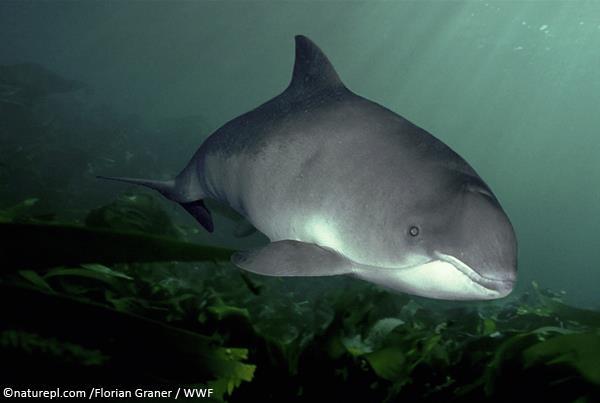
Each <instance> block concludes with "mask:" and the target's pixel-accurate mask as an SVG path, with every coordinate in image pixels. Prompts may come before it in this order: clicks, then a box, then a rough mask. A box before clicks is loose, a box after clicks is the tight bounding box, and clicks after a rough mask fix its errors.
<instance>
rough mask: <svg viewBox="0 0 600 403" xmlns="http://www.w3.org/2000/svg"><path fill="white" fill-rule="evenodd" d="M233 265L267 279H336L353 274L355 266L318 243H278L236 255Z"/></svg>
mask: <svg viewBox="0 0 600 403" xmlns="http://www.w3.org/2000/svg"><path fill="white" fill-rule="evenodd" d="M231 262H232V263H233V264H234V265H236V266H238V267H239V268H241V269H244V270H247V271H251V272H253V273H257V274H262V275H265V276H287V277H289V276H306V277H308V276H315V277H316V276H333V275H337V274H347V273H350V272H352V263H351V262H350V261H349V260H348V259H346V258H344V257H343V256H341V255H339V254H338V253H336V252H334V251H332V250H329V249H324V248H321V247H320V246H317V245H315V244H310V243H304V242H299V241H290V240H286V241H277V242H272V243H270V244H268V245H267V246H265V247H263V248H260V249H255V250H250V251H241V252H237V253H235V254H234V255H233V256H232V257H231Z"/></svg>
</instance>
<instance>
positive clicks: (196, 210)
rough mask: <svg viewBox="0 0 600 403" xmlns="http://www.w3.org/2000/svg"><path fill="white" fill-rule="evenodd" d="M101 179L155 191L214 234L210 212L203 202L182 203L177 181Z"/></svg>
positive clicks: (102, 177)
mask: <svg viewBox="0 0 600 403" xmlns="http://www.w3.org/2000/svg"><path fill="white" fill-rule="evenodd" d="M98 178H100V179H107V180H111V181H117V182H125V183H131V184H134V185H141V186H145V187H147V188H150V189H154V190H156V191H157V192H159V193H160V194H162V195H163V196H164V197H166V198H167V199H169V200H173V201H176V202H177V203H179V205H180V206H182V207H183V208H184V209H185V210H186V211H187V212H188V213H190V214H191V215H192V217H194V218H195V219H196V221H198V222H199V223H200V225H202V226H203V227H204V228H205V229H206V230H207V231H208V232H213V230H214V224H213V221H212V217H211V215H210V211H209V210H208V209H207V208H206V206H205V205H204V203H203V202H202V200H196V201H192V202H188V201H182V200H181V198H178V197H177V189H176V183H175V180H168V181H156V180H151V179H138V178H122V177H115V176H98Z"/></svg>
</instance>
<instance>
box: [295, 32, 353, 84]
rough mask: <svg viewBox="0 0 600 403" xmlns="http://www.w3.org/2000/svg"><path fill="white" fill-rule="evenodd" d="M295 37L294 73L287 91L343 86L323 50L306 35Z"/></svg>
mask: <svg viewBox="0 0 600 403" xmlns="http://www.w3.org/2000/svg"><path fill="white" fill-rule="evenodd" d="M295 39H296V61H295V63H294V73H293V75H292V82H291V83H290V85H289V87H288V88H287V90H286V91H290V92H293V93H295V94H309V93H313V92H315V91H318V90H321V89H325V88H331V89H334V88H340V87H341V88H343V87H344V84H343V83H342V81H341V80H340V77H339V76H338V74H337V72H336V71H335V69H334V68H333V66H332V65H331V62H330V61H329V59H327V56H325V54H324V53H323V51H322V50H321V49H319V47H318V46H317V45H315V44H314V42H313V41H311V40H310V39H308V38H307V37H306V36H303V35H297V36H296V37H295Z"/></svg>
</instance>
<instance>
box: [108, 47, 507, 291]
mask: <svg viewBox="0 0 600 403" xmlns="http://www.w3.org/2000/svg"><path fill="white" fill-rule="evenodd" d="M109 179H116V180H121V181H125V182H132V183H137V184H141V185H145V186H149V187H151V188H154V189H156V190H158V191H159V192H161V193H162V194H163V195H165V196H166V197H168V198H169V199H171V200H174V201H177V202H179V203H180V204H181V205H182V206H183V207H184V208H185V209H186V210H187V211H188V212H190V214H192V215H193V216H194V217H195V218H196V219H197V220H198V221H199V222H200V223H201V224H202V225H203V226H204V227H205V228H206V229H207V230H209V231H212V230H213V225H212V220H211V216H210V212H209V211H208V209H207V208H206V206H205V205H204V203H203V202H202V200H203V199H213V200H216V201H218V202H220V203H224V204H226V205H228V206H230V207H231V208H233V209H234V210H235V211H237V212H238V213H239V214H241V215H242V216H244V217H245V218H246V219H247V220H248V221H249V222H250V223H251V224H252V225H253V226H254V227H255V228H256V229H258V230H260V231H261V232H263V233H264V234H265V235H267V236H268V237H269V239H270V240H271V243H270V244H269V245H267V246H265V247H263V248H259V249H256V250H251V251H244V252H238V253H236V254H235V255H234V256H233V257H232V261H233V263H234V264H235V265H237V266H238V267H240V268H242V269H245V270H248V271H251V272H255V273H260V274H264V275H274V276H326V275H338V274H349V275H353V276H355V277H358V278H361V279H363V280H367V281H370V282H373V283H377V284H380V285H382V286H385V287H388V288H391V289H394V290H397V291H402V292H407V293H411V294H416V295H422V296H426V297H432V298H439V299H456V300H466V299H494V298H500V297H503V296H505V295H507V294H508V293H509V292H510V291H511V290H512V288H513V284H514V281H515V278H516V254H517V245H516V238H515V234H514V231H513V228H512V226H511V224H510V221H509V219H508V217H507V216H506V214H505V213H504V211H503V210H502V207H501V206H500V204H499V202H498V200H497V199H496V197H495V196H494V194H493V193H492V191H491V190H490V189H489V187H488V186H487V185H486V184H485V183H484V182H483V180H482V179H481V178H480V177H479V175H477V173H476V172H475V171H474V170H473V168H471V167H470V166H469V164H467V162H465V161H464V160H463V159H462V158H461V157H460V156H459V155H458V154H456V153H455V152H454V151H452V150H451V149H450V148H449V147H448V146H446V145H445V144H443V143H442V142H441V141H439V140H438V139H436V138H435V137H433V136H432V135H431V134H429V133H428V132H427V131H425V130H423V129H421V128H419V127H417V126H416V125H414V124H412V123H411V122H409V121H407V120H406V119H404V118H402V117H401V116H399V115H397V114H395V113H393V112H392V111H390V110H388V109H386V108H384V107H382V106H380V105H378V104H376V103H374V102H371V101H369V100H367V99H365V98H362V97H360V96H358V95H356V94H354V93H352V92H351V91H350V90H348V89H347V88H346V87H345V86H344V85H343V84H342V82H341V81H340V79H339V77H338V75H337V73H336V72H335V70H334V69H333V67H332V65H331V64H330V62H329V61H328V59H327V57H326V56H325V55H324V54H323V53H322V52H321V50H320V49H319V48H318V47H317V46H316V45H315V44H314V43H312V42H311V41H310V40H309V39H307V38H306V37H303V36H297V37H296V61H295V65H294V73H293V78H292V81H291V83H290V85H289V87H288V88H287V89H286V90H285V91H284V92H283V93H281V94H280V95H279V96H277V97H275V98H273V99H271V100H270V101H268V102H266V103H264V104H263V105H261V106H259V107H258V108H256V109H254V110H252V111H250V112H248V113H246V114H244V115H241V116H239V117H237V118H235V119H233V120H231V121H230V122H228V123H226V124H225V125H224V126H222V127H221V128H219V129H218V130H217V131H216V132H214V133H213V134H212V135H211V136H210V137H209V138H208V139H207V140H206V141H205V142H204V143H203V144H202V146H201V147H200V148H199V149H198V151H197V152H196V153H195V155H194V156H193V158H192V160H191V161H190V162H189V164H188V165H187V167H186V168H185V169H184V170H183V171H182V172H181V173H180V174H179V175H178V176H177V177H176V178H175V179H174V180H172V181H163V182H159V181H150V180H140V179H131V178H109Z"/></svg>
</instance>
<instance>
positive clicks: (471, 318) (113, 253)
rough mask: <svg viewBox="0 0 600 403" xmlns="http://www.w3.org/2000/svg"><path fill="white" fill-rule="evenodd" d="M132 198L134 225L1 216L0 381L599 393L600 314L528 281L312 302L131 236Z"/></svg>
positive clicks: (220, 395) (187, 250) (211, 253)
mask: <svg viewBox="0 0 600 403" xmlns="http://www.w3.org/2000/svg"><path fill="white" fill-rule="evenodd" d="M148 197H150V196H148ZM139 200H142V202H140V206H139V211H138V214H136V215H134V216H135V220H134V221H133V222H131V227H132V230H130V231H124V229H125V228H123V227H122V225H123V223H126V222H127V220H125V219H123V220H122V221H121V224H120V225H119V228H118V229H115V228H110V227H109V228H104V229H101V230H100V229H94V228H92V227H89V226H83V225H78V224H72V223H70V224H67V223H64V222H58V221H53V222H51V223H47V222H40V221H39V219H36V218H35V217H33V216H28V215H27V209H26V208H24V207H23V208H16V207H12V208H7V209H4V210H3V211H2V215H1V216H2V223H0V231H1V232H2V238H3V239H5V241H4V242H3V243H2V246H1V248H2V249H1V251H2V254H1V256H2V260H3V262H4V263H3V269H2V270H3V272H2V280H1V283H0V288H1V293H0V300H1V301H0V307H1V308H0V309H1V310H2V324H1V330H0V349H1V351H2V357H3V360H2V364H1V365H2V372H3V373H4V374H6V375H5V377H4V381H5V382H11V383H23V382H27V383H44V384H54V383H59V384H60V383H61V382H64V381H65V379H68V380H69V384H80V385H84V384H101V385H119V386H121V387H125V386H127V385H136V384H160V385H170V384H177V385H181V384H185V385H195V384H196V385H197V384H202V385H208V386H209V387H213V388H214V389H215V391H216V394H215V396H214V400H225V401H231V402H235V401H253V400H254V399H265V398H269V399H273V400H278V401H315V400H320V399H334V398H335V399H348V400H350V401H356V400H352V399H360V400H361V401H365V400H367V401H400V400H402V401H405V400H407V399H408V400H409V401H415V400H419V401H431V402H437V401H456V402H465V401H482V400H485V401H499V402H500V401H506V400H508V399H522V398H523V397H524V396H531V398H535V399H544V400H546V401H581V402H592V401H594V399H595V398H597V397H598V396H599V395H598V393H599V391H600V390H599V388H600V367H599V365H598V363H599V362H600V312H596V311H589V310H585V309H581V308H575V307H571V306H569V305H566V304H565V303H564V302H563V301H562V295H561V294H559V293H555V292H552V291H550V290H547V289H542V288H540V287H539V286H538V285H537V284H536V283H533V284H532V285H531V286H530V287H529V289H528V290H527V291H526V292H524V293H521V294H520V295H518V296H516V295H515V296H511V297H509V298H507V299H504V300H502V301H498V302H492V303H485V304H483V303H480V304H468V303H462V304H456V305H455V306H453V307H452V308H447V307H443V305H442V304H440V303H439V302H437V301H430V300H424V299H417V298H411V297H408V296H403V295H396V294H392V293H389V292H387V291H383V290H381V289H378V288H376V287H374V286H369V285H364V284H362V283H359V282H349V283H347V284H346V285H344V286H343V287H341V288H338V289H334V290H331V291H330V292H328V293H326V294H323V295H320V296H319V297H316V298H312V299H311V300H307V299H303V298H302V295H301V294H298V293H296V292H294V291H293V290H290V289H285V287H282V284H280V282H279V281H277V280H272V279H268V278H264V277H260V276H256V275H253V274H250V273H244V274H243V275H241V274H240V272H239V271H238V270H236V269H235V268H233V267H231V266H229V264H226V263H223V262H226V261H227V258H228V253H230V251H228V250H226V249H222V248H214V247H206V246H200V245H197V244H194V243H189V242H186V241H181V240H177V239H175V238H167V237H165V236H160V235H148V234H144V233H141V232H139V227H140V226H144V227H145V226H148V227H152V224H153V223H152V222H151V220H153V219H157V218H158V219H161V218H162V216H161V215H160V214H156V215H149V214H144V211H145V209H146V208H147V200H145V198H143V197H142V198H140V199H139ZM128 208H129V209H132V210H135V209H136V207H135V204H134V203H132V204H131V205H130V206H129V207H128ZM101 210H102V211H104V214H106V215H109V216H113V215H114V216H117V215H118V214H119V211H121V210H122V206H120V204H119V203H116V202H113V203H110V204H107V205H106V206H104V207H102V208H101ZM109 210H114V211H112V212H111V213H110V214H109V213H108V211H109ZM17 212H18V213H17ZM97 214H98V210H92V211H91V212H90V216H95V215H97ZM140 217H144V218H143V219H141V218H140ZM140 220H142V221H143V224H142V221H140ZM145 220H149V221H145ZM88 222H89V220H88ZM136 227H137V228H136ZM166 228H167V229H168V228H169V227H168V226H167V227H166ZM136 230H137V232H136ZM185 236H186V234H185V233H182V234H181V235H180V237H185ZM111 245H112V246H111ZM115 245H118V246H116V247H115ZM122 248H126V249H128V248H129V250H131V253H129V254H125V253H124V251H123V249H122ZM136 251H139V252H136ZM144 251H146V252H144ZM185 260H192V261H194V263H183V262H182V261H185ZM174 261H179V262H180V263H175V262H174ZM44 262H46V263H45V264H44ZM98 262H103V263H98ZM160 262H163V263H160Z"/></svg>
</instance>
